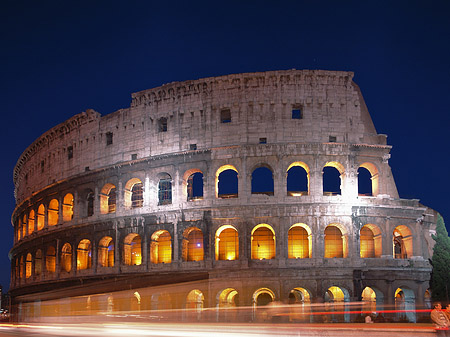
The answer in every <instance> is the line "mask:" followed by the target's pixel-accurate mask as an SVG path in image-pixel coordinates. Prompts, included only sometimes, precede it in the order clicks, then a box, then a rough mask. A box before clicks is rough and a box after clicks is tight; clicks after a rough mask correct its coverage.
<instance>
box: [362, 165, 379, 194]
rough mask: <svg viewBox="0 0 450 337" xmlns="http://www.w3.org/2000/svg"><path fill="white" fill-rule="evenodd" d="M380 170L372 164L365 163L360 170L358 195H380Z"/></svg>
mask: <svg viewBox="0 0 450 337" xmlns="http://www.w3.org/2000/svg"><path fill="white" fill-rule="evenodd" d="M378 185H379V184H378V169H377V167H376V166H375V165H374V164H372V163H363V164H361V165H360V166H359V168H358V194H359V195H361V196H373V195H378V193H379V187H378Z"/></svg>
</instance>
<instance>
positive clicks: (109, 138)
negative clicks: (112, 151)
mask: <svg viewBox="0 0 450 337" xmlns="http://www.w3.org/2000/svg"><path fill="white" fill-rule="evenodd" d="M112 143H113V133H112V132H107V133H106V145H111V144H112Z"/></svg>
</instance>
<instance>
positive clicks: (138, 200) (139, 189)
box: [124, 178, 144, 208]
mask: <svg viewBox="0 0 450 337" xmlns="http://www.w3.org/2000/svg"><path fill="white" fill-rule="evenodd" d="M124 202H125V207H131V208H140V207H142V206H143V205H144V190H143V184H142V181H140V180H139V179H138V178H133V179H130V180H128V181H127V183H126V184H125V190H124Z"/></svg>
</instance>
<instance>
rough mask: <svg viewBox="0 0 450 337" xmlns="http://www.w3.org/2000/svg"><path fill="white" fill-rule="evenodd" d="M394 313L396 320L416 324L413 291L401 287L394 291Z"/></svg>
mask: <svg viewBox="0 0 450 337" xmlns="http://www.w3.org/2000/svg"><path fill="white" fill-rule="evenodd" d="M395 311H396V312H397V319H405V318H406V319H407V320H408V321H409V322H412V323H415V322H416V298H415V295H414V291H413V290H411V289H409V288H406V287H403V288H397V290H396V291H395Z"/></svg>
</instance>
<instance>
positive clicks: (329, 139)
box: [328, 136, 336, 143]
mask: <svg viewBox="0 0 450 337" xmlns="http://www.w3.org/2000/svg"><path fill="white" fill-rule="evenodd" d="M328 141H329V142H330V143H336V136H329V137H328Z"/></svg>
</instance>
